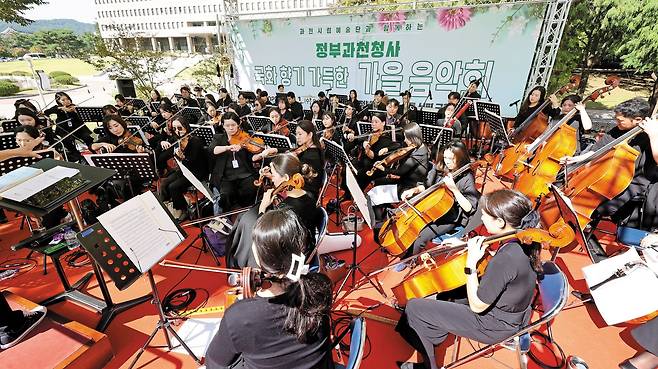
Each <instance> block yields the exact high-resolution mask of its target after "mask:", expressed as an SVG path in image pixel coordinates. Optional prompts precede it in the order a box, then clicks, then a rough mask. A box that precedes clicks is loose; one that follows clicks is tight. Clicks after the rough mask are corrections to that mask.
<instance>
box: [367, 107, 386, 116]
mask: <svg viewBox="0 0 658 369" xmlns="http://www.w3.org/2000/svg"><path fill="white" fill-rule="evenodd" d="M373 114H384V115H386V110H378V109H368V116H370V117H372V115H373Z"/></svg>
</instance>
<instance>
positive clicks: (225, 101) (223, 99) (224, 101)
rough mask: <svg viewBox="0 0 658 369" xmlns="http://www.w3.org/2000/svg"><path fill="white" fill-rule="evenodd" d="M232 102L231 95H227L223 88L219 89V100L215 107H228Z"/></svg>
mask: <svg viewBox="0 0 658 369" xmlns="http://www.w3.org/2000/svg"><path fill="white" fill-rule="evenodd" d="M232 102H233V99H231V95H229V93H228V90H227V89H226V88H224V87H222V88H220V89H219V100H217V106H229V104H231V103H232Z"/></svg>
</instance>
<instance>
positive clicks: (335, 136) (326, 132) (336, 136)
mask: <svg viewBox="0 0 658 369" xmlns="http://www.w3.org/2000/svg"><path fill="white" fill-rule="evenodd" d="M346 109H347V108H346ZM350 109H351V108H350ZM322 126H323V127H324V129H323V132H322V137H324V139H325V140H331V141H334V142H336V143H337V144H339V145H340V144H342V142H343V135H342V133H341V131H340V130H339V129H335V128H334V127H336V119H335V117H334V114H333V113H332V112H330V111H328V112H326V113H324V114H322Z"/></svg>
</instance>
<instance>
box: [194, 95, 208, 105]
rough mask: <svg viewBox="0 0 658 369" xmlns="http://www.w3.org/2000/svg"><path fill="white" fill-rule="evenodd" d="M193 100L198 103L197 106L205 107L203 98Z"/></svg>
mask: <svg viewBox="0 0 658 369" xmlns="http://www.w3.org/2000/svg"><path fill="white" fill-rule="evenodd" d="M195 99H196V102H197V103H199V106H206V98H205V97H197V98H195Z"/></svg>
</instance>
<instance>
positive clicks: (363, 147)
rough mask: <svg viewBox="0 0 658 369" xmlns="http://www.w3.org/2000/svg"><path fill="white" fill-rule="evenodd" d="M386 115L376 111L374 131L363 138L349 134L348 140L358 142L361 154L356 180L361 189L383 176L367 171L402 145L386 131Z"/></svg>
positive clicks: (357, 165)
mask: <svg viewBox="0 0 658 369" xmlns="http://www.w3.org/2000/svg"><path fill="white" fill-rule="evenodd" d="M385 121H386V116H385V115H384V114H383V113H375V114H373V115H372V122H371V123H372V133H371V134H370V135H369V136H367V137H363V138H361V139H358V140H356V139H355V136H354V135H353V134H348V136H347V141H348V142H354V141H357V142H358V146H357V147H358V149H359V154H358V155H357V161H356V163H355V168H356V170H357V172H358V173H357V175H356V180H357V182H358V183H359V186H360V187H361V189H362V190H363V189H365V188H366V187H367V186H368V184H369V183H370V182H371V181H373V180H374V179H377V178H378V177H381V176H382V173H381V172H378V173H375V175H373V176H372V177H370V176H368V175H366V171H368V170H370V169H371V168H372V166H373V164H375V162H376V161H378V160H381V159H383V158H384V157H385V156H386V155H387V154H388V153H389V152H391V151H393V150H395V149H397V148H398V147H399V146H400V145H399V143H396V142H394V141H393V139H392V138H391V134H390V132H385V133H383V131H384V127H385V126H384V122H385Z"/></svg>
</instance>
